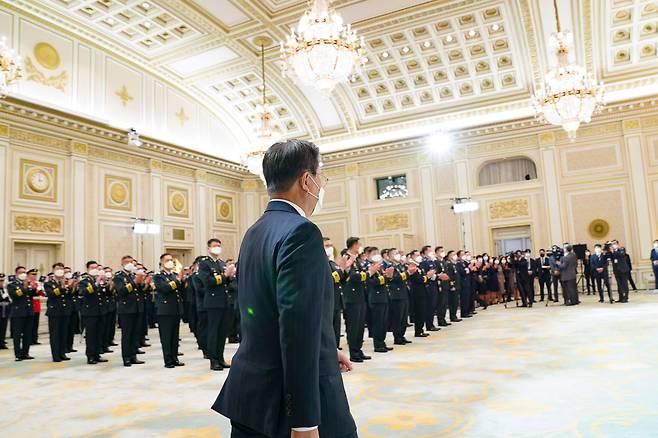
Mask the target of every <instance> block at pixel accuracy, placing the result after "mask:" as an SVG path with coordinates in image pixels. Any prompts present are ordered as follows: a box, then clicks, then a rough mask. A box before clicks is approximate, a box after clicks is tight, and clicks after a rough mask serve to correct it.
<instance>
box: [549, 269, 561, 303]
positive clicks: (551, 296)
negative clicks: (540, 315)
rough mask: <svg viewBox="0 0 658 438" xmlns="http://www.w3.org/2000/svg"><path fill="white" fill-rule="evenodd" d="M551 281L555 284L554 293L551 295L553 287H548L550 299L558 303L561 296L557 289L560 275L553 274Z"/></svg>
mask: <svg viewBox="0 0 658 438" xmlns="http://www.w3.org/2000/svg"><path fill="white" fill-rule="evenodd" d="M551 283H552V285H553V288H552V290H553V294H552V295H551V287H550V286H549V287H548V299H549V300H550V299H552V300H553V301H555V302H556V303H558V302H560V297H559V295H558V294H557V289H558V284H560V277H557V276H555V275H551Z"/></svg>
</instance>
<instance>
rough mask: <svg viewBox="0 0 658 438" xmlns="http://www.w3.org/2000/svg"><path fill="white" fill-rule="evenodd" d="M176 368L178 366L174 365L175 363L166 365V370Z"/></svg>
mask: <svg viewBox="0 0 658 438" xmlns="http://www.w3.org/2000/svg"><path fill="white" fill-rule="evenodd" d="M175 367H176V365H174V364H173V363H168V364H166V365H165V368H175Z"/></svg>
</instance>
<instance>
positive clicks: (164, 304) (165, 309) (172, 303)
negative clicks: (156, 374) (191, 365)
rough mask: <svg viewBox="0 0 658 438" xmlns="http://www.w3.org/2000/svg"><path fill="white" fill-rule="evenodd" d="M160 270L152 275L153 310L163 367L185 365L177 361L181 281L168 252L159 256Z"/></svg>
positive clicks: (181, 309)
mask: <svg viewBox="0 0 658 438" xmlns="http://www.w3.org/2000/svg"><path fill="white" fill-rule="evenodd" d="M160 267H161V268H162V271H160V272H159V273H158V274H155V275H154V276H153V284H154V285H155V311H156V312H157V316H158V331H159V332H160V343H161V344H162V356H163V357H164V363H165V365H164V366H165V368H174V367H180V366H183V365H185V364H184V363H182V362H179V361H178V330H179V328H180V318H181V316H182V315H183V298H182V297H181V289H182V283H181V281H180V279H179V277H178V275H176V273H175V272H173V271H172V270H173V269H174V257H173V256H172V255H171V254H169V253H164V254H162V255H161V256H160Z"/></svg>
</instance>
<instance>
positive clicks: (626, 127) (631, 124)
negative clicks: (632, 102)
mask: <svg viewBox="0 0 658 438" xmlns="http://www.w3.org/2000/svg"><path fill="white" fill-rule="evenodd" d="M621 127H622V130H623V132H624V134H629V133H632V132H637V131H640V130H641V129H642V123H641V121H640V119H626V120H622V122H621Z"/></svg>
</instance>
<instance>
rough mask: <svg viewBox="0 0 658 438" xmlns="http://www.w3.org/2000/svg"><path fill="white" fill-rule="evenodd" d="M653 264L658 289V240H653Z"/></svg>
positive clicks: (651, 257) (651, 256)
mask: <svg viewBox="0 0 658 438" xmlns="http://www.w3.org/2000/svg"><path fill="white" fill-rule="evenodd" d="M649 258H650V259H651V266H652V267H653V279H654V280H655V282H656V283H655V286H656V289H657V290H658V240H654V241H653V248H652V249H651V255H650V256H649Z"/></svg>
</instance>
